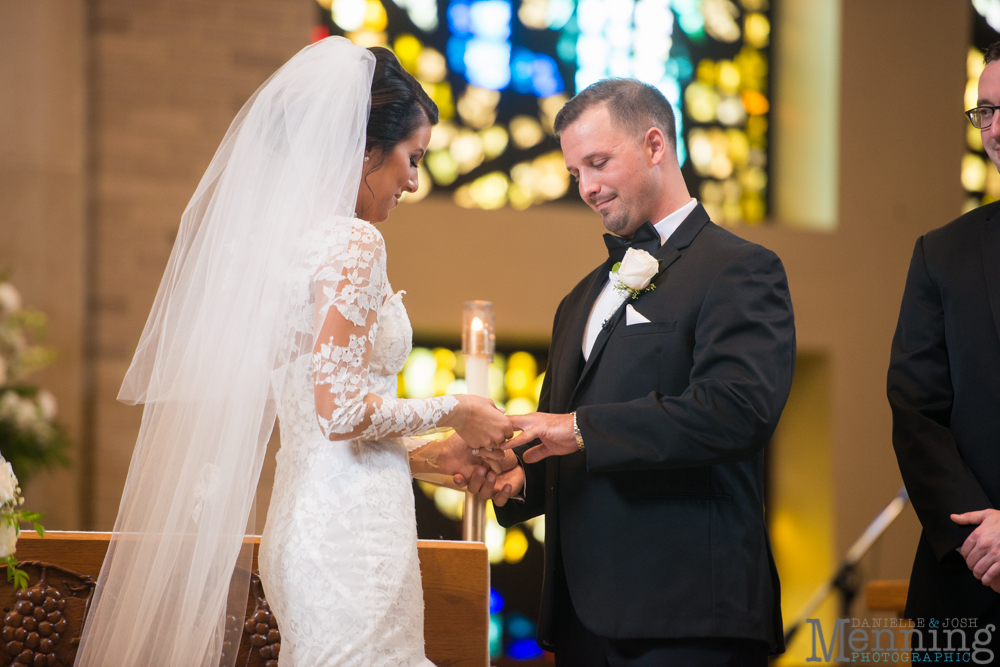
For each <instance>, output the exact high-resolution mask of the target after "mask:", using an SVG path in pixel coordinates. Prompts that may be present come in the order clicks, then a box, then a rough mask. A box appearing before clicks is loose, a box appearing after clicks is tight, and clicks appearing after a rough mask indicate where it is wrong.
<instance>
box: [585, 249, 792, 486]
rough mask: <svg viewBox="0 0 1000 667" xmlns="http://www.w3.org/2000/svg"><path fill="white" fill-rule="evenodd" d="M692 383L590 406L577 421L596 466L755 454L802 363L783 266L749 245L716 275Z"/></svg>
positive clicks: (692, 462)
mask: <svg viewBox="0 0 1000 667" xmlns="http://www.w3.org/2000/svg"><path fill="white" fill-rule="evenodd" d="M694 338H695V340H694V351H693V366H692V369H691V382H690V385H689V387H688V388H687V389H686V390H685V391H684V392H683V393H682V394H681V395H679V396H664V395H661V394H658V393H655V392H654V393H651V394H650V395H648V396H646V397H643V398H641V399H638V400H634V401H630V402H627V403H611V404H604V405H590V406H586V407H581V408H579V409H578V410H577V422H578V425H579V427H580V432H581V435H582V436H583V441H584V445H585V447H586V451H587V469H588V470H589V471H591V472H596V471H611V470H631V469H648V468H651V467H652V468H683V467H692V466H704V465H711V464H716V463H725V462H730V461H743V460H747V459H750V458H752V457H753V456H754V455H755V454H757V453H758V452H759V451H760V450H761V449H762V448H763V447H764V445H765V444H766V443H767V441H768V439H769V438H770V437H771V434H772V432H773V431H774V427H775V425H776V423H777V421H778V418H779V416H780V415H781V410H782V408H783V407H784V404H785V400H786V399H787V397H788V391H789V388H790V385H791V379H792V370H793V368H794V363H795V325H794V318H793V314H792V302H791V298H790V296H789V293H788V281H787V279H786V277H785V270H784V267H783V266H782V264H781V260H779V259H778V257H777V255H775V254H774V253H773V252H771V251H770V250H767V249H765V248H762V247H760V246H752V245H748V246H746V249H745V250H742V251H741V252H739V253H738V254H737V255H735V256H734V257H733V258H732V259H730V261H729V262H728V263H727V264H726V265H725V266H724V267H722V268H721V269H720V270H719V272H718V273H717V274H716V276H715V278H714V280H713V281H712V284H711V286H710V287H709V288H708V291H707V293H706V296H705V300H704V304H703V306H702V308H701V310H700V313H699V315H698V318H697V323H696V325H695V328H694Z"/></svg>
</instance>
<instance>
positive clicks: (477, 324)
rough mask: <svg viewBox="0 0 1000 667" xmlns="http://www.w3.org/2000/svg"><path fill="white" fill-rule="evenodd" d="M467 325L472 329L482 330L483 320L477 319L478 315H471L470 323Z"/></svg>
mask: <svg viewBox="0 0 1000 667" xmlns="http://www.w3.org/2000/svg"><path fill="white" fill-rule="evenodd" d="M469 327H470V328H471V329H472V330H473V331H482V330H483V321H482V320H481V319H479V318H478V317H473V318H472V324H470V325H469Z"/></svg>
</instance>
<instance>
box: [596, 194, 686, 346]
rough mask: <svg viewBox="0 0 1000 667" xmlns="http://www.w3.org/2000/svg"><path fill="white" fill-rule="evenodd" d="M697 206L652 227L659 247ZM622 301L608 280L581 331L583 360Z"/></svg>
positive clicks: (679, 212) (683, 210) (675, 213)
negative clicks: (658, 236)
mask: <svg viewBox="0 0 1000 667" xmlns="http://www.w3.org/2000/svg"><path fill="white" fill-rule="evenodd" d="M697 205H698V200H697V199H692V200H691V201H689V202H688V203H686V204H684V206H681V207H680V208H679V209H677V210H676V211H674V212H673V213H671V214H670V215H668V216H667V217H665V218H664V219H663V220H660V221H659V222H658V223H656V224H655V225H653V227H655V228H656V233H657V234H659V235H660V245H661V246H662V245H663V244H664V243H666V242H667V239H669V238H670V236H671V234H673V233H674V232H675V231H677V228H678V227H680V226H681V223H682V222H684V220H685V219H686V218H687V217H688V216H689V215H690V214H691V211H693V210H694V207H695V206H697ZM609 275H610V274H609ZM624 300H625V297H624V295H622V294H621V293H620V292H619V291H618V290H616V289H615V288H614V285H613V283H612V281H611V279H610V278H609V280H608V282H607V283H606V284H605V285H604V289H603V290H601V293H600V295H599V296H598V297H597V300H596V301H594V307H593V308H591V309H590V318H589V319H588V320H587V326H586V328H585V329H584V330H583V358H584V360H587V359H590V351H591V350H593V349H594V342H595V341H596V340H597V335H598V334H599V333H601V328H602V327H603V326H604V321H605V320H607V319H608V318H609V317H611V316H612V315H614V313H615V311H616V310H618V308H619V307H620V306H621V305H622V301H624Z"/></svg>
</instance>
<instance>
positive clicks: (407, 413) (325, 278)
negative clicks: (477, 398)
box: [313, 221, 458, 440]
mask: <svg viewBox="0 0 1000 667" xmlns="http://www.w3.org/2000/svg"><path fill="white" fill-rule="evenodd" d="M340 247H341V248H344V249H343V250H342V251H341V252H340V253H338V256H337V257H334V258H332V261H331V262H330V263H329V264H328V265H327V266H325V267H323V268H322V269H320V271H319V272H318V273H317V274H316V278H315V280H314V297H315V303H316V320H315V324H314V331H315V336H314V344H313V381H314V390H315V392H314V394H315V401H316V416H317V419H318V421H319V425H320V428H321V429H322V430H323V433H324V434H325V435H326V436H327V437H328V438H329V439H331V440H347V439H350V438H355V437H361V438H365V439H369V440H375V439H378V438H386V437H392V436H401V435H408V434H415V433H422V432H425V431H428V430H430V429H433V428H435V427H436V426H437V425H438V424H439V422H441V420H442V419H444V418H445V416H447V415H448V414H449V413H450V412H451V411H452V410H454V409H455V407H456V406H457V405H458V401H457V399H455V398H454V397H453V396H440V397H436V398H427V399H399V398H392V397H384V396H379V395H376V394H374V393H371V391H370V385H369V362H370V360H371V353H372V347H373V345H374V343H375V335H376V334H377V332H378V313H379V308H380V307H381V305H382V302H383V300H384V298H385V287H386V279H385V244H384V242H383V240H382V236H381V234H379V233H378V231H377V230H376V229H375V228H374V227H373V226H372V225H370V224H368V223H365V222H363V221H357V222H356V223H355V224H354V225H352V227H351V229H350V238H349V239H348V240H347V242H346V243H342V244H340Z"/></svg>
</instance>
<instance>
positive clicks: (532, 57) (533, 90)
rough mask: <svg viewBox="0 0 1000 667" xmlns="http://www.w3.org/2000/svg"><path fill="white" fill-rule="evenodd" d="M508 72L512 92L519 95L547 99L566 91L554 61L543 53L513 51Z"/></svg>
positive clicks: (521, 50) (519, 49)
mask: <svg viewBox="0 0 1000 667" xmlns="http://www.w3.org/2000/svg"><path fill="white" fill-rule="evenodd" d="M510 70H511V76H512V78H513V85H514V90H516V91H517V92H519V93H521V94H524V95H528V94H530V95H534V96H536V97H549V96H550V95H555V94H556V93H561V92H563V91H564V90H566V84H565V83H564V82H563V78H562V74H560V73H559V67H558V66H557V65H556V61H555V60H553V59H552V58H551V57H550V56H547V55H545V54H544V53H532V52H531V51H529V50H527V49H521V48H518V49H514V55H513V58H512V59H511V66H510Z"/></svg>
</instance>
